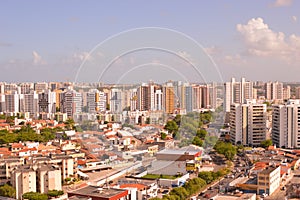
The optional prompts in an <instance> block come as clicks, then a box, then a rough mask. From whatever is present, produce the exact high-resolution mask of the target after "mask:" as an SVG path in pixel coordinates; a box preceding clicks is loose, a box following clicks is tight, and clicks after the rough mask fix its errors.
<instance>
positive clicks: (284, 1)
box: [273, 0, 293, 7]
mask: <svg viewBox="0 0 300 200" xmlns="http://www.w3.org/2000/svg"><path fill="white" fill-rule="evenodd" d="M292 3H293V0H276V1H275V2H274V3H273V6H275V7H282V6H290V5H292Z"/></svg>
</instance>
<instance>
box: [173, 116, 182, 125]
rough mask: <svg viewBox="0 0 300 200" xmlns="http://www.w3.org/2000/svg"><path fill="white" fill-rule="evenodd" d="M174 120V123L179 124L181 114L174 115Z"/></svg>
mask: <svg viewBox="0 0 300 200" xmlns="http://www.w3.org/2000/svg"><path fill="white" fill-rule="evenodd" d="M174 121H175V122H176V124H177V125H178V126H180V123H181V115H179V114H178V115H176V116H175V118H174Z"/></svg>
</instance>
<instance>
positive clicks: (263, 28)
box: [236, 18, 300, 62]
mask: <svg viewBox="0 0 300 200" xmlns="http://www.w3.org/2000/svg"><path fill="white" fill-rule="evenodd" d="M236 28H237V31H238V32H239V33H240V34H241V36H242V38H243V41H244V42H245V45H246V48H247V52H248V53H249V54H250V55H255V56H261V57H268V56H269V57H274V58H281V59H282V60H285V61H289V62H291V61H292V60H293V59H299V57H298V56H299V52H300V37H299V36H296V35H294V34H293V35H290V36H289V37H286V36H285V34H284V33H282V32H275V31H273V30H272V29H270V28H269V26H268V24H266V23H264V21H263V19H262V18H256V19H255V18H253V19H251V20H249V21H248V23H247V24H246V25H242V24H238V25H237V27H236Z"/></svg>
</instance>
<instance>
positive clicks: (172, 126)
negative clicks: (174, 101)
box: [165, 120, 178, 134]
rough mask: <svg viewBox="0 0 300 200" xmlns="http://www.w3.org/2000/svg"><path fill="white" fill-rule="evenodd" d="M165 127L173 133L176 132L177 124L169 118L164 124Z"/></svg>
mask: <svg viewBox="0 0 300 200" xmlns="http://www.w3.org/2000/svg"><path fill="white" fill-rule="evenodd" d="M165 129H166V130H167V131H168V132H169V133H171V134H174V133H176V132H178V125H177V124H176V122H175V121H173V120H170V121H168V122H167V124H166V125H165Z"/></svg>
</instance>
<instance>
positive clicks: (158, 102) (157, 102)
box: [154, 90, 163, 110]
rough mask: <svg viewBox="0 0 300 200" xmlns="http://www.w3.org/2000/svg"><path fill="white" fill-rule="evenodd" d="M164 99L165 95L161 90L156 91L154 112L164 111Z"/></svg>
mask: <svg viewBox="0 0 300 200" xmlns="http://www.w3.org/2000/svg"><path fill="white" fill-rule="evenodd" d="M162 98H163V93H162V91H161V90H156V91H155V96H154V102H155V103H154V110H163V108H162Z"/></svg>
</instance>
